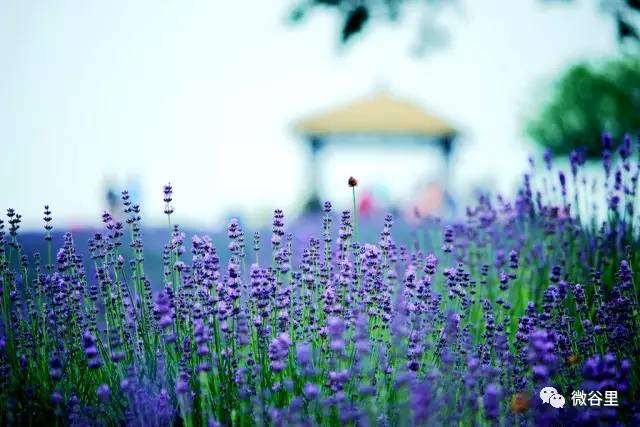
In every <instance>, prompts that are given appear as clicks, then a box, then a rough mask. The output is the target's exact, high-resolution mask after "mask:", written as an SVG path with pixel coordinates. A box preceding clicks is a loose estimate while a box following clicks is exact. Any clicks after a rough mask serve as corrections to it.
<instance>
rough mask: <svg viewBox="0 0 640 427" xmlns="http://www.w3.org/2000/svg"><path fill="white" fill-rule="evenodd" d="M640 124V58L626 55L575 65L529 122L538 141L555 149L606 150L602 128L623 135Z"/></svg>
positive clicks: (565, 151)
mask: <svg viewBox="0 0 640 427" xmlns="http://www.w3.org/2000/svg"><path fill="white" fill-rule="evenodd" d="M639 129H640V60H638V59H635V58H625V59H620V60H613V61H610V62H607V63H605V64H602V65H600V66H593V65H589V64H586V63H581V64H577V65H574V66H573V67H571V68H570V69H569V70H568V71H566V72H565V73H564V75H563V76H562V77H561V78H560V80H559V81H558V82H557V83H556V87H555V92H554V94H553V95H552V98H551V99H550V100H549V101H548V102H547V103H546V105H544V107H543V108H542V111H541V112H540V113H539V114H538V116H537V117H536V118H534V119H532V120H531V121H530V122H529V124H528V126H527V133H528V134H529V136H530V137H531V138H533V139H534V140H535V141H536V142H538V143H540V144H542V145H544V146H546V147H548V148H550V149H551V150H552V151H553V152H554V153H555V154H568V153H569V152H570V151H571V150H573V149H575V148H578V147H586V149H587V155H588V156H590V157H597V156H599V155H600V154H601V152H602V146H601V144H600V140H599V138H598V135H600V133H601V132H602V131H606V132H609V133H611V134H612V135H613V136H614V137H621V136H622V135H623V134H624V132H628V131H637V130H639Z"/></svg>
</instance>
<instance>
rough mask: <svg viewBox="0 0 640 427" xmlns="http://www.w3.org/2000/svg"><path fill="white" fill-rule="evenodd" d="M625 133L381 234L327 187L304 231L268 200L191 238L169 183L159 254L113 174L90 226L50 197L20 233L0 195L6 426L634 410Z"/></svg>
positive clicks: (550, 415)
mask: <svg viewBox="0 0 640 427" xmlns="http://www.w3.org/2000/svg"><path fill="white" fill-rule="evenodd" d="M639 147H640V143H639V142H638V141H637V140H635V139H634V138H632V137H631V136H627V137H625V138H624V140H623V141H620V142H617V141H612V140H611V138H609V137H607V136H605V137H604V139H603V155H602V159H601V164H600V166H599V167H600V168H601V170H604V173H603V176H605V179H597V180H595V181H592V179H591V178H590V177H589V176H588V174H587V173H586V172H585V170H584V167H585V166H584V164H585V159H584V157H583V156H582V154H581V152H579V151H574V152H573V153H572V154H571V158H570V160H571V162H570V167H569V168H568V170H565V171H563V170H558V169H557V168H556V167H555V166H554V165H553V164H552V160H551V157H550V156H545V157H544V159H540V161H537V160H536V162H537V163H539V165H538V164H536V165H534V161H533V160H532V161H531V168H530V170H529V171H527V172H526V173H525V175H524V178H523V181H522V185H521V189H520V190H519V191H518V193H517V195H516V196H515V197H514V198H511V199H509V198H505V197H496V196H495V195H486V196H482V197H480V198H479V199H478V200H477V202H476V204H475V205H473V206H470V207H469V208H467V210H466V215H465V216H464V219H463V220H460V221H455V222H450V221H448V220H447V219H446V218H445V219H442V220H440V219H434V218H422V219H421V220H420V222H419V224H418V225H417V226H409V225H407V224H394V221H395V220H394V218H393V217H392V216H391V215H386V216H384V218H378V219H377V220H378V224H379V225H378V226H379V239H375V240H370V239H366V240H365V239H364V238H361V236H370V235H371V234H372V231H371V230H369V229H367V230H365V229H363V227H365V226H366V227H370V225H362V224H363V223H362V221H359V220H358V219H359V218H358V212H357V211H355V208H352V209H350V210H348V211H343V212H336V211H335V210H334V209H332V205H331V203H329V202H326V203H325V204H324V212H323V213H320V214H319V215H318V222H317V224H316V226H315V232H314V235H313V236H311V237H308V238H307V236H306V235H305V236H304V239H301V238H299V236H297V235H298V234H299V233H302V231H300V229H299V227H297V226H296V225H295V223H294V224H293V225H291V226H289V225H288V222H287V217H286V216H285V213H283V212H282V211H281V210H279V209H276V210H275V211H274V214H273V223H272V231H271V232H270V233H269V235H265V234H264V233H262V235H261V234H260V233H255V234H254V233H249V232H245V231H244V229H243V228H242V224H240V223H239V222H238V221H236V220H232V221H231V222H230V223H229V224H228V227H227V236H226V239H225V240H222V239H216V241H214V240H212V239H211V238H210V237H208V236H206V235H199V234H196V235H193V236H191V238H190V239H186V238H185V234H184V233H183V231H182V230H181V228H180V226H179V225H177V224H178V223H179V222H180V210H179V205H180V204H179V189H176V194H175V196H176V200H175V201H174V200H173V199H174V193H173V189H172V187H171V186H170V185H167V186H165V187H164V194H163V195H162V194H159V197H164V202H165V214H166V216H167V219H168V226H167V230H166V244H165V245H164V249H163V250H162V252H161V253H155V254H148V253H145V248H144V236H143V234H144V229H143V219H142V218H141V215H140V207H139V206H136V205H134V204H132V203H131V201H130V198H129V194H128V193H127V192H123V193H122V202H123V206H124V212H123V213H117V215H116V213H108V212H105V213H104V215H103V217H102V222H103V224H104V229H103V230H101V231H100V232H99V233H96V234H95V235H93V236H92V237H91V238H90V239H89V240H88V242H87V241H84V240H82V241H80V240H78V239H77V238H75V237H74V236H73V235H71V234H70V233H67V234H65V235H64V239H63V242H62V244H61V245H58V244H56V239H54V238H52V236H53V234H52V233H53V231H54V230H53V228H55V207H54V206H52V207H51V209H49V207H45V211H44V232H43V234H42V236H41V238H42V239H43V240H42V248H43V249H44V250H42V251H40V253H34V252H32V251H28V250H27V247H26V246H24V245H23V242H22V236H21V232H20V225H21V224H20V223H21V217H20V215H19V214H18V213H17V212H15V211H14V210H12V209H9V211H8V212H7V214H6V217H7V219H6V221H4V222H0V229H1V230H2V231H1V232H0V286H1V289H2V332H1V334H2V335H1V336H0V408H1V410H0V425H74V426H81V425H131V426H166V425H178V426H180V425H182V426H203V425H208V426H218V425H225V426H253V425H256V426H263V425H269V426H287V425H305V426H312V425H328V426H343V425H354V426H355V425H357V426H422V425H436V426H438V425H443V426H445V425H464V426H476V425H478V426H481V425H505V426H506V425H542V426H546V425H629V426H632V425H640V402H639V397H640V389H639V387H640V379H639V378H638V375H639V372H640V369H639V363H640V338H639V334H640V306H639V305H638V298H639V296H640V285H639V284H638V283H640V282H639V281H638V280H639V277H638V272H639V271H640V259H639V257H638V253H637V248H638V211H637V202H638V198H637V186H638V176H639V174H640V160H639V159H640V157H639V151H638V148H639ZM357 189H358V187H357V182H356V181H355V180H353V181H352V180H350V181H349V183H347V181H346V180H345V188H344V191H345V192H354V194H355V192H357ZM159 193H160V192H159ZM354 199H355V198H354ZM174 206H175V207H177V209H176V211H175V212H174ZM354 206H355V203H354ZM52 211H53V212H54V214H52V213H51V212H52ZM604 211H606V212H605V213H606V215H604V220H600V218H602V217H603V215H602V212H604ZM117 217H120V218H124V220H123V221H121V222H120V221H118V220H116V219H114V218H117ZM398 227H399V228H402V230H404V232H402V233H400V237H396V233H395V231H394V228H398ZM406 230H409V232H406ZM301 241H302V243H300V242H301ZM81 253H86V254H88V255H87V256H81V255H80V254H81ZM152 257H155V258H156V259H160V257H161V260H162V261H161V263H160V262H154V263H151V262H149V259H150V258H152ZM152 269H156V270H155V271H153V272H151V271H150V270H152ZM151 277H153V278H154V279H153V280H152V279H150V278H151ZM545 387H553V388H554V391H555V393H553V395H554V396H556V397H552V398H551V399H552V400H547V402H546V403H545V402H543V401H542V400H541V397H540V392H541V390H542V389H543V388H545ZM614 392H615V393H614ZM583 394H584V395H583ZM557 395H561V396H562V402H559V399H560V397H558V396H557ZM598 399H599V400H598ZM552 403H553V404H552ZM561 403H562V404H561Z"/></svg>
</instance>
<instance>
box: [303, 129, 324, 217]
mask: <svg viewBox="0 0 640 427" xmlns="http://www.w3.org/2000/svg"><path fill="white" fill-rule="evenodd" d="M324 145H325V141H323V140H322V138H321V137H320V136H318V135H309V147H310V148H311V164H310V166H309V183H310V185H311V190H310V195H309V198H308V200H307V203H306V205H305V210H306V211H319V210H320V209H321V206H322V205H321V203H320V190H319V188H320V163H319V160H318V157H319V155H320V151H321V150H322V147H324Z"/></svg>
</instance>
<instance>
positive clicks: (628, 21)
mask: <svg viewBox="0 0 640 427" xmlns="http://www.w3.org/2000/svg"><path fill="white" fill-rule="evenodd" d="M598 1H599V3H600V5H601V7H602V10H603V12H604V13H606V14H607V15H609V16H610V17H611V19H612V20H613V21H614V23H615V25H616V33H617V38H618V41H619V42H620V43H623V42H624V41H626V40H631V41H634V42H638V41H639V40H640V36H639V34H638V33H639V29H638V26H637V15H638V13H639V12H640V1H639V0H598ZM540 2H541V3H577V2H576V1H574V0H540ZM297 3H298V4H297V5H296V6H295V7H294V9H293V11H292V12H291V15H290V19H291V21H292V22H300V21H302V20H303V19H304V18H306V16H307V15H308V14H309V12H311V11H312V10H315V9H318V8H328V9H334V10H335V11H336V12H338V14H339V15H340V18H341V20H342V25H341V30H340V39H341V41H342V43H346V42H348V41H349V40H351V39H352V37H353V36H355V35H356V34H358V33H360V32H361V31H363V30H364V29H365V28H367V27H368V26H370V25H371V24H372V22H373V21H374V20H373V19H371V18H374V17H375V18H379V19H380V20H388V21H395V20H397V19H398V18H399V17H400V15H401V12H406V6H407V5H410V4H422V5H423V6H424V8H425V9H426V10H427V12H428V14H435V13H437V12H438V11H439V9H440V6H442V5H446V4H453V3H456V0H297Z"/></svg>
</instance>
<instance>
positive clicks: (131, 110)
mask: <svg viewBox="0 0 640 427" xmlns="http://www.w3.org/2000/svg"><path fill="white" fill-rule="evenodd" d="M294 3H295V2H293V1H290V0H273V1H259V0H253V1H245V0H234V1H212V0H201V1H200V0H190V1H169V0H165V1H157V0H153V1H146V0H139V1H135V2H131V1H119V0H113V1H109V2H104V1H98V0H82V1H70V0H58V1H55V2H43V1H36V0H15V1H13V0H12V1H7V0H0V153H1V154H0V155H1V158H2V165H1V166H0V179H1V182H2V185H0V209H2V210H3V211H4V210H6V208H9V207H13V208H15V209H16V210H17V211H18V212H20V213H21V214H22V215H23V218H24V225H25V227H27V228H33V227H39V226H40V223H41V216H42V215H41V212H42V205H44V204H45V203H48V204H50V205H51V208H52V210H53V213H54V220H55V221H56V224H58V226H73V225H95V224H97V223H98V221H99V218H100V214H101V213H102V211H103V210H104V208H105V202H104V198H105V197H104V194H105V192H106V187H107V186H108V185H113V186H114V187H115V188H117V189H118V190H120V189H123V188H125V187H129V188H130V189H131V190H133V191H134V192H135V194H136V197H137V198H138V200H139V201H140V202H141V203H142V206H143V216H144V218H145V222H146V223H147V224H151V225H153V224H159V223H160V222H161V221H163V218H162V210H163V203H162V186H163V184H165V183H167V182H171V184H172V185H173V187H174V191H175V194H174V200H175V202H174V206H175V208H176V212H175V218H177V221H178V222H180V223H183V224H188V225H192V226H197V227H208V228H216V227H217V226H218V225H219V224H220V223H221V220H222V219H224V218H227V217H228V216H229V215H242V216H244V217H245V218H246V219H247V221H249V222H253V223H256V224H259V223H261V222H263V221H265V220H266V219H267V218H268V216H269V214H270V212H271V211H272V209H274V208H276V207H280V208H284V209H285V211H286V212H287V211H288V212H292V213H295V212H296V211H297V209H299V208H300V205H301V203H302V202H303V201H304V200H305V198H306V195H307V192H308V184H307V181H306V177H307V168H308V157H309V152H308V149H307V147H306V146H305V145H304V143H303V141H302V140H301V139H300V137H299V136H298V135H296V134H295V133H294V132H293V130H292V125H293V123H294V122H295V121H296V120H298V119H300V118H302V117H307V116H308V115H309V114H312V113H314V112H318V111H321V110H323V109H325V108H327V107H331V106H334V105H339V104H342V103H345V102H348V101H351V100H353V99H355V98H359V97H362V96H366V95H369V94H371V93H373V92H375V91H376V90H379V89H380V88H384V90H386V91H388V92H390V93H392V94H394V95H397V96H400V97H403V98H406V99H409V100H412V101H415V102H417V103H419V104H420V105H422V106H424V107H425V108H428V109H429V110H430V111H432V112H434V113H436V114H438V115H439V116H441V117H443V118H445V119H446V120H448V121H449V122H451V123H453V124H454V125H455V126H456V127H457V128H458V129H460V130H461V133H462V137H461V138H460V144H459V146H458V149H457V150H456V152H455V154H454V165H455V166H454V172H453V177H452V183H451V188H452V189H453V191H454V194H459V195H460V197H464V196H465V195H468V194H469V193H470V192H471V190H472V189H474V188H477V187H481V186H482V187H488V188H492V189H494V190H497V191H502V192H507V193H508V192H509V191H513V190H514V188H515V185H516V183H517V181H518V179H519V177H520V174H521V172H522V171H523V170H524V168H525V166H526V159H527V156H528V155H529V154H530V153H535V152H537V151H536V150H538V149H537V148H536V147H534V146H533V145H532V144H531V143H530V142H529V141H528V140H527V138H526V136H525V134H524V132H523V123H524V118H526V117H527V116H528V115H530V114H531V113H532V112H534V111H535V108H536V107H537V106H538V105H539V104H540V102H542V100H544V94H548V93H549V88H550V86H551V82H552V81H553V79H554V77H556V76H557V75H558V73H560V72H561V71H562V70H563V69H564V68H566V67H567V66H569V65H570V64H572V63H574V62H576V61H580V60H600V59H603V58H607V57H610V56H612V55H613V54H615V52H616V43H615V37H614V27H613V23H612V22H611V20H610V19H608V17H606V16H603V15H602V14H600V13H599V11H598V10H597V3H598V2H597V1H588V0H576V1H574V2H573V3H574V4H573V5H572V6H566V5H553V6H549V5H545V4H543V2H540V1H536V0H519V1H517V2H516V1H504V0H502V1H500V0H474V1H460V2H458V4H457V6H456V7H452V8H447V9H446V10H443V11H442V13H441V14H440V15H439V16H438V18H437V19H438V21H437V22H438V23H439V24H441V25H442V26H443V27H444V28H446V29H447V31H448V42H447V44H446V45H445V46H443V47H441V48H438V49H435V50H432V51H429V52H427V53H425V54H424V55H422V56H417V55H415V54H414V49H413V48H414V47H415V45H416V43H417V40H418V39H419V22H420V19H421V11H420V10H419V9H418V8H415V7H414V8H411V9H410V10H409V13H407V14H406V16H404V18H403V20H402V21H401V22H400V23H398V24H387V23H383V24H380V25H377V26H375V27H372V28H370V29H368V30H367V31H366V33H365V34H364V35H363V36H362V37H360V38H359V39H358V40H356V43H351V44H350V45H348V46H346V47H344V46H341V45H340V43H339V42H338V34H339V24H340V22H339V20H338V19H337V16H336V15H335V14H334V13H331V11H326V10H318V11H316V12H315V13H313V14H312V15H311V16H310V17H309V19H307V20H306V21H305V22H304V23H303V24H302V25H298V26H291V25H288V24H287V21H286V17H287V15H288V12H289V11H290V10H291V7H292V5H293V4H294ZM321 160H322V163H323V170H322V173H323V179H322V197H323V198H328V199H331V200H334V201H335V202H336V204H337V205H338V206H340V205H345V206H347V203H348V201H349V197H350V193H349V192H348V189H347V188H346V185H345V182H346V178H347V177H348V176H350V175H354V176H357V177H358V178H359V180H360V182H361V184H362V185H363V187H367V186H368V187H371V188H376V189H378V190H376V191H379V192H380V193H385V194H387V197H388V198H389V199H390V200H391V201H393V202H396V203H400V204H402V203H403V202H405V201H406V200H407V199H408V198H409V197H410V195H411V194H412V192H413V191H415V185H416V183H417V182H420V181H425V180H429V179H431V178H432V177H434V176H435V175H436V174H437V171H438V170H440V169H439V168H441V163H440V159H439V158H438V156H436V155H434V153H432V152H429V150H421V149H417V148H414V149H410V150H407V151H388V150H385V149H376V150H371V151H362V150H359V151H355V150H353V149H345V148H339V147H333V148H331V149H329V150H327V152H325V153H324V154H323V155H322V157H321Z"/></svg>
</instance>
